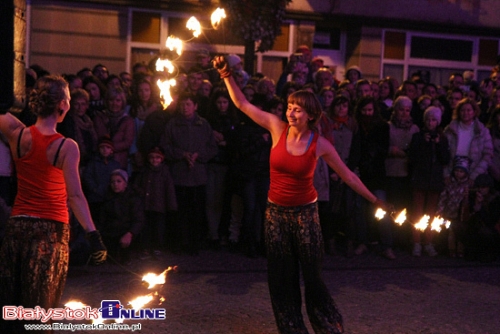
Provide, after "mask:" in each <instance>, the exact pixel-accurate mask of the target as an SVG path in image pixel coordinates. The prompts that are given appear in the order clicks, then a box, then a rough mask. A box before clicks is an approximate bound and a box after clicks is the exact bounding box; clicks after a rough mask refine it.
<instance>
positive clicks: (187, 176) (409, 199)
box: [0, 46, 500, 263]
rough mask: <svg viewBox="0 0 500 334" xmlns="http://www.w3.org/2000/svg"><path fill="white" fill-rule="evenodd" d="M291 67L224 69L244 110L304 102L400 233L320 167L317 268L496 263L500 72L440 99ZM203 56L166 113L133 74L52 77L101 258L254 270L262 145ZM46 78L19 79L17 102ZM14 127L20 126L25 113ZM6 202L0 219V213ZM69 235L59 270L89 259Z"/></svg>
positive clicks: (384, 82)
mask: <svg viewBox="0 0 500 334" xmlns="http://www.w3.org/2000/svg"><path fill="white" fill-rule="evenodd" d="M296 51H297V52H296V53H294V54H292V55H291V56H290V59H289V62H288V64H287V65H286V67H285V68H284V71H283V73H282V74H281V76H280V77H279V80H278V81H277V83H275V82H274V80H272V79H271V78H269V77H267V76H265V75H264V74H262V73H246V72H245V71H244V70H243V66H242V61H241V58H240V57H239V56H237V55H234V54H231V55H227V56H226V57H227V61H228V64H229V65H230V67H231V70H232V73H233V76H234V77H235V79H236V81H237V83H238V85H239V86H240V88H241V89H242V91H243V93H244V94H245V96H246V98H247V99H248V100H249V101H250V102H251V103H253V104H254V105H256V106H258V107H259V108H261V109H262V110H265V111H268V112H270V113H274V114H276V115H278V116H279V117H282V118H283V119H286V110H287V97H288V95H289V94H291V93H292V92H294V91H296V90H300V89H307V90H310V91H312V92H314V93H315V94H316V95H317V97H318V99H319V101H320V102H321V105H322V107H323V115H322V117H321V119H320V121H319V123H318V126H317V127H318V131H319V132H320V134H321V135H323V136H325V137H326V138H327V139H328V140H330V141H331V142H332V143H333V144H334V146H335V148H336V149H337V151H338V153H339V155H340V157H341V158H342V160H343V161H344V162H345V163H346V164H347V166H349V168H350V169H351V170H353V171H354V172H355V173H357V174H358V175H359V176H360V178H361V180H362V181H363V183H365V184H366V185H367V187H368V188H369V189H370V190H371V191H372V192H373V193H374V194H375V195H376V196H377V197H378V198H380V199H383V200H387V201H388V202H390V203H392V204H394V205H395V207H396V210H397V211H399V210H402V209H407V210H408V221H409V222H410V223H408V224H404V225H403V226H397V225H395V224H394V222H393V221H392V219H391V218H390V217H389V216H388V215H387V216H386V217H385V218H383V219H382V220H377V219H375V217H374V212H371V211H372V208H371V207H370V206H369V205H368V203H367V202H366V201H365V200H364V199H362V198H360V197H359V196H358V195H356V194H355V193H353V192H352V191H351V190H350V189H349V188H348V187H346V186H345V185H344V184H343V183H342V181H341V180H340V179H339V177H338V176H337V175H336V174H335V172H334V171H332V170H330V169H329V168H328V167H327V165H326V164H325V163H323V162H322V161H319V163H318V167H317V170H316V173H315V187H316V188H317V191H318V203H319V213H320V219H321V225H322V230H323V238H324V245H325V251H326V253H327V254H336V253H342V254H344V255H345V256H348V257H351V256H360V255H362V254H364V253H366V252H370V251H374V252H378V253H380V254H381V255H382V256H385V257H386V258H388V259H395V258H396V254H395V252H394V249H400V250H404V251H408V252H411V253H412V254H413V255H414V256H421V255H422V251H424V252H425V253H426V254H427V255H428V256H431V257H433V256H436V255H438V253H442V252H443V253H446V254H447V255H449V256H452V257H455V256H456V257H466V258H468V259H471V260H481V261H493V260H495V259H497V258H498V255H499V249H500V205H498V204H500V196H499V192H498V191H500V68H498V67H495V68H493V69H492V71H491V76H490V77H489V78H486V79H484V80H482V81H480V82H477V81H475V80H474V78H473V77H472V76H471V72H470V71H466V72H464V73H453V74H452V75H451V76H450V78H449V84H448V85H446V86H441V85H437V84H435V83H432V82H427V81H425V78H424V77H422V76H420V75H419V73H415V74H414V75H412V76H411V78H410V79H408V80H404V81H403V82H401V83H399V82H398V80H397V79H395V78H391V77H387V78H382V79H380V80H377V81H369V80H366V79H364V78H363V73H362V71H361V69H360V68H359V67H356V66H352V67H350V68H348V69H347V71H346V74H345V79H344V80H342V81H339V80H337V79H336V78H335V75H334V73H333V72H332V71H331V69H330V68H328V67H326V66H324V62H323V60H322V59H321V58H318V57H315V58H313V57H312V52H311V50H310V49H309V48H308V47H307V46H300V47H299V48H298V49H297V50H296ZM210 59H211V55H210V53H209V52H208V51H207V50H200V51H199V52H198V53H197V54H196V64H195V65H194V66H192V67H191V68H189V69H188V70H186V71H180V72H179V74H178V75H177V77H176V80H177V84H176V86H174V87H173V88H172V89H171V94H172V98H173V102H172V103H170V105H168V106H167V107H164V106H163V105H162V104H161V102H162V101H161V99H160V94H159V91H158V86H157V85H156V80H157V77H156V73H154V72H152V71H151V70H150V69H149V67H148V66H147V64H141V63H138V64H136V65H134V66H133V68H132V72H131V73H129V72H122V73H116V74H112V73H109V71H108V69H107V68H106V66H105V65H103V64H97V65H95V66H94V67H93V68H83V69H80V70H78V71H77V72H75V73H68V74H64V77H65V79H66V80H67V81H68V82H69V84H70V89H71V110H70V112H69V113H68V115H67V117H66V118H65V120H64V121H63V122H62V123H61V124H59V126H58V131H59V132H60V133H62V134H63V135H64V136H66V137H70V138H72V139H74V140H75V141H76V142H77V143H78V146H79V148H80V172H81V173H80V174H81V182H82V185H83V189H84V192H85V195H86V196H87V199H88V202H89V205H90V209H91V212H92V216H93V219H94V220H95V223H96V226H97V228H98V229H99V230H100V231H101V233H102V235H103V238H104V240H105V242H106V244H107V246H108V248H109V250H110V254H111V257H112V258H114V259H116V260H118V261H121V262H124V263H126V262H127V261H129V259H130V254H131V253H130V251H129V250H130V249H131V248H133V249H135V250H136V251H137V252H136V253H134V254H137V256H140V257H141V258H143V259H146V258H149V257H158V256H160V255H161V254H162V253H163V252H181V253H187V254H192V255H196V254H197V253H198V252H199V250H200V249H202V248H204V247H209V248H213V249H216V250H222V249H225V250H229V251H234V252H242V253H244V254H245V255H247V256H249V257H256V256H260V255H262V256H265V254H264V251H263V240H262V224H263V219H264V210H265V207H266V200H267V191H268V188H269V154H270V150H271V149H272V147H271V140H270V134H269V133H268V132H267V131H266V130H264V129H263V128H261V127H259V126H258V125H256V124H255V123H254V122H253V121H252V120H250V119H249V118H248V117H246V116H245V115H244V114H243V113H241V112H240V111H239V110H237V109H236V108H235V106H234V105H233V103H232V101H231V99H230V97H229V95H228V91H227V89H226V88H225V86H224V84H223V81H221V80H220V78H219V77H218V74H217V72H216V71H215V70H214V69H213V67H212V66H211V63H210ZM46 74H48V72H47V71H46V70H44V69H43V68H42V67H40V66H36V65H34V66H31V67H30V69H28V70H27V74H26V79H27V80H26V84H27V88H26V89H27V92H29V90H30V89H31V87H33V86H34V82H35V81H36V79H37V78H39V77H41V76H44V75H46ZM19 118H20V119H21V120H22V121H23V122H24V123H25V124H26V125H27V126H30V125H32V124H33V123H34V120H35V118H34V117H33V115H31V113H30V110H29V109H25V110H24V111H23V112H22V113H21V114H20V115H19ZM4 146H5V145H4V144H3V143H2V142H1V141H0V154H1V158H0V173H1V174H0V189H1V192H0V195H1V196H0V197H1V198H0V200H1V201H2V202H1V203H0V204H1V207H3V208H5V209H2V211H6V210H8V206H9V205H11V204H12V201H13V197H14V196H15V187H14V184H15V174H14V173H13V172H12V169H11V168H10V161H11V160H10V156H9V152H8V149H5V148H2V147H4ZM4 202H5V203H4ZM423 215H429V216H430V217H431V219H432V217H434V216H436V215H440V216H442V217H443V218H445V219H447V220H449V221H451V226H450V228H449V229H446V230H444V231H443V232H441V233H438V232H436V231H431V229H430V228H427V229H425V230H424V231H420V230H417V229H416V228H414V227H413V224H414V223H416V222H418V221H419V220H420V219H421V217H422V216H423ZM77 229H78V228H77V227H76V224H75V228H74V229H73V230H72V232H73V233H72V251H73V254H75V255H74V257H73V262H78V261H79V260H82V261H83V259H84V258H85V256H81V255H82V253H84V252H86V251H88V247H85V242H84V241H82V240H81V236H82V234H81V233H79V232H78V230H77Z"/></svg>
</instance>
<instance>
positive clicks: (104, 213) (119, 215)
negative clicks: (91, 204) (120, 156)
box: [97, 169, 144, 264]
mask: <svg viewBox="0 0 500 334" xmlns="http://www.w3.org/2000/svg"><path fill="white" fill-rule="evenodd" d="M127 183H128V174H127V172H125V171H124V170H122V169H116V170H114V171H113V172H112V173H111V184H110V191H109V192H108V194H107V197H106V201H105V202H104V204H103V205H102V208H101V213H100V218H99V221H98V224H97V225H98V226H99V228H100V230H101V234H102V238H103V240H106V241H105V242H106V246H107V247H108V251H109V252H110V254H111V255H112V256H114V257H115V258H116V260H117V261H120V262H121V263H123V264H128V263H129V261H130V245H131V243H132V240H133V239H134V238H135V237H137V236H138V235H139V233H140V232H141V231H142V228H143V226H144V206H143V205H142V201H141V199H140V198H139V196H138V194H137V193H136V192H135V191H134V190H133V189H132V188H130V187H128V186H127Z"/></svg>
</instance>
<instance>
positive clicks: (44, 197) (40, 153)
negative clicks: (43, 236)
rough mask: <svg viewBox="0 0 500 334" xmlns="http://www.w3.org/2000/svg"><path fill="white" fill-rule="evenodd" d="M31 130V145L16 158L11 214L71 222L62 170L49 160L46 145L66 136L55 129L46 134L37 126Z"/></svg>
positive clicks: (30, 128)
mask: <svg viewBox="0 0 500 334" xmlns="http://www.w3.org/2000/svg"><path fill="white" fill-rule="evenodd" d="M28 129H29V130H30V132H31V137H32V140H31V149H30V150H29V152H28V153H26V155H25V156H23V157H21V158H17V157H16V158H15V159H14V161H15V163H16V170H17V196H16V199H15V202H14V206H13V208H12V213H11V216H19V215H28V216H32V217H39V218H42V219H50V220H55V221H59V222H62V223H66V224H67V223H68V221H69V215H68V205H67V193H66V182H64V176H63V171H62V170H61V169H59V168H57V167H54V166H53V165H52V162H51V161H48V160H47V147H48V146H49V144H50V143H52V142H53V141H54V140H56V139H58V138H61V137H63V136H62V135H61V134H59V133H56V134H53V135H50V136H44V135H43V134H41V133H40V131H39V130H38V129H37V128H36V127H35V126H31V127H29V128H28Z"/></svg>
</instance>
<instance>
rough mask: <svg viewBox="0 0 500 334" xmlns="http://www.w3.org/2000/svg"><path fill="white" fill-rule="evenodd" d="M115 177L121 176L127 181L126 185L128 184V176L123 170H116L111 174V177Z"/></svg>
mask: <svg viewBox="0 0 500 334" xmlns="http://www.w3.org/2000/svg"><path fill="white" fill-rule="evenodd" d="M113 175H119V176H121V177H122V179H123V180H124V181H125V183H128V174H127V172H126V171H124V170H123V169H115V170H114V171H112V172H111V176H113Z"/></svg>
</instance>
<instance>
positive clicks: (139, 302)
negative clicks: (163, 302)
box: [128, 294, 153, 310]
mask: <svg viewBox="0 0 500 334" xmlns="http://www.w3.org/2000/svg"><path fill="white" fill-rule="evenodd" d="M152 300H153V296H152V295H151V294H149V295H146V296H139V297H137V298H135V299H133V300H131V301H129V302H128V303H129V304H130V305H132V308H133V309H134V310H138V309H140V308H142V307H143V306H144V305H146V304H147V303H149V302H150V301H152Z"/></svg>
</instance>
